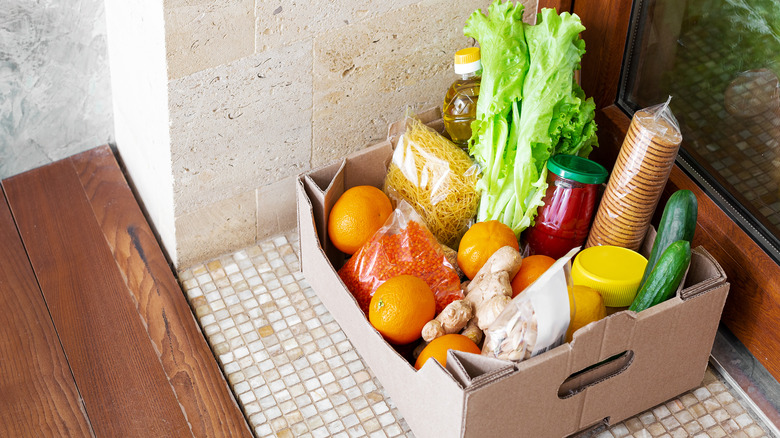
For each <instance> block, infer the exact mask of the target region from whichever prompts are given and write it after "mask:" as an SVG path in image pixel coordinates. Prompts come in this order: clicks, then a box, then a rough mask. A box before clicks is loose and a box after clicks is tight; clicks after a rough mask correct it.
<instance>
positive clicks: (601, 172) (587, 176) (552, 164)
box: [547, 154, 609, 184]
mask: <svg viewBox="0 0 780 438" xmlns="http://www.w3.org/2000/svg"><path fill="white" fill-rule="evenodd" d="M547 170H549V171H550V172H552V173H554V174H556V175H558V176H560V177H561V178H566V179H570V180H572V181H577V182H579V183H583V184H603V183H604V182H605V181H606V180H607V177H608V176H609V173H607V169H605V168H604V166H602V165H601V164H599V163H597V162H595V161H591V160H589V159H587V158H582V157H578V156H576V155H565V154H558V155H555V156H553V157H552V158H550V159H549V160H547Z"/></svg>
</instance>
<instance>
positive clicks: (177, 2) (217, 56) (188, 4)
mask: <svg viewBox="0 0 780 438" xmlns="http://www.w3.org/2000/svg"><path fill="white" fill-rule="evenodd" d="M521 1H523V3H525V4H526V9H527V10H528V11H535V10H536V1H534V0H521ZM489 4H490V1H489V0H464V1H459V2H452V1H449V0H423V1H415V0H402V1H397V2H386V1H379V0H368V1H366V0H361V1H356V0H338V1H325V0H312V1H309V2H300V3H298V2H278V1H277V2H271V1H266V0H262V1H257V2H254V1H246V0H234V1H227V0H218V1H211V0H208V1H207V0H171V1H168V2H165V3H164V5H163V7H164V17H165V38H166V60H167V65H168V70H167V71H168V84H167V86H168V112H169V130H170V155H171V166H172V169H171V172H172V176H173V201H174V206H173V209H174V216H175V229H176V232H175V235H176V238H175V240H176V245H175V251H173V250H172V249H171V248H170V247H168V251H169V254H170V255H171V258H172V260H174V262H175V263H176V264H177V265H178V266H179V267H186V266H188V265H190V264H192V263H194V262H196V261H199V260H204V259H207V258H209V257H212V256H215V255H218V254H222V253H225V252H227V251H229V250H231V249H234V248H239V247H244V246H247V245H249V244H251V243H252V242H254V241H256V240H257V239H260V238H262V237H264V236H268V235H272V234H275V233H278V232H279V231H281V230H284V229H291V228H292V227H294V225H295V215H294V208H295V207H294V203H293V202H292V201H293V197H294V189H293V186H292V182H293V177H294V176H295V175H297V174H298V173H300V172H302V171H305V170H308V169H310V168H312V167H317V166H320V165H322V164H325V163H327V162H330V161H332V160H335V159H338V158H340V157H342V156H344V155H345V154H348V153H350V152H353V151H355V150H358V149H360V148H362V147H364V146H365V145H367V144H370V143H373V142H377V141H380V140H382V139H384V137H385V135H386V129H387V125H388V123H389V122H392V121H394V120H397V119H399V118H400V117H402V116H403V114H404V111H405V108H406V107H407V106H408V107H411V108H412V109H415V110H419V109H424V108H430V107H433V106H437V105H440V103H441V100H442V98H443V95H444V92H445V91H446V88H447V87H448V85H449V83H450V82H451V81H452V80H453V79H454V73H453V72H452V57H453V55H454V53H455V51H456V50H457V49H459V48H463V47H467V46H470V45H473V44H474V42H473V41H471V40H469V39H467V38H466V37H464V36H463V25H464V23H465V21H466V19H467V18H468V16H469V14H471V13H472V12H473V11H474V10H476V9H483V10H485V9H486V8H487V6H488V5H489ZM533 16H534V14H532V13H528V14H526V17H527V19H529V20H532V19H533ZM288 201H289V202H288Z"/></svg>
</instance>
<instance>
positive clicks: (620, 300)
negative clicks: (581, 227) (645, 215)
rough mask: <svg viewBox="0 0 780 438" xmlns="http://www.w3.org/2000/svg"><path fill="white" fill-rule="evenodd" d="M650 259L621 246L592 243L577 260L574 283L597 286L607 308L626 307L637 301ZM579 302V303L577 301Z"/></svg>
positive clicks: (573, 275)
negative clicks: (638, 290) (595, 244)
mask: <svg viewBox="0 0 780 438" xmlns="http://www.w3.org/2000/svg"><path fill="white" fill-rule="evenodd" d="M645 266H647V259H646V258H644V257H643V256H642V255H641V254H639V253H638V252H636V251H632V250H630V249H627V248H621V247H619V246H610V245H604V246H592V247H590V248H586V249H584V250H582V251H580V253H579V254H577V257H576V258H575V259H574V263H573V264H572V268H571V276H572V279H573V280H574V284H575V285H577V284H579V285H583V286H589V287H592V288H593V289H596V290H597V291H599V292H600V293H601V295H602V296H603V297H604V304H605V305H606V306H607V307H626V306H630V305H631V302H632V301H634V297H635V296H636V292H637V289H638V288H639V282H640V281H641V280H642V274H644V272H645ZM575 305H576V303H575Z"/></svg>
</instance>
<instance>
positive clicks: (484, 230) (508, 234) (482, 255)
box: [458, 221, 520, 280]
mask: <svg viewBox="0 0 780 438" xmlns="http://www.w3.org/2000/svg"><path fill="white" fill-rule="evenodd" d="M504 246H511V247H513V248H515V249H516V250H518V251H519V250H520V245H518V243H517V237H515V233H514V231H512V229H511V228H509V226H507V225H504V224H503V223H501V222H499V221H485V222H477V223H476V224H474V225H472V226H471V228H469V229H468V230H467V231H466V234H464V235H463V238H462V239H461V240H460V246H458V266H460V270H461V271H463V273H464V274H466V277H468V278H469V280H472V279H474V277H475V276H476V275H477V272H479V269H480V268H481V267H482V265H484V264H485V262H487V260H488V259H489V258H490V256H492V255H493V253H494V252H496V251H497V250H498V249H499V248H502V247H504Z"/></svg>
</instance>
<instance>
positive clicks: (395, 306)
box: [368, 275, 436, 345]
mask: <svg viewBox="0 0 780 438" xmlns="http://www.w3.org/2000/svg"><path fill="white" fill-rule="evenodd" d="M435 314H436V300H435V298H434V296H433V292H432V291H431V288H430V287H428V283H426V282H425V281H423V280H422V279H421V278H419V277H415V276H413V275H399V276H397V277H393V278H391V279H389V280H387V281H385V282H384V283H382V284H381V285H380V286H379V287H378V288H377V289H376V292H374V296H373V297H371V303H370V304H369V307H368V320H369V322H371V325H373V326H374V328H375V329H377V330H378V331H379V333H381V334H382V336H384V337H385V339H387V342H389V343H391V344H395V345H403V344H408V343H410V342H412V341H415V340H417V339H418V338H419V337H420V334H421V333H422V328H423V326H424V325H425V324H426V323H427V322H428V321H430V320H432V319H433V317H434V316H435Z"/></svg>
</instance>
